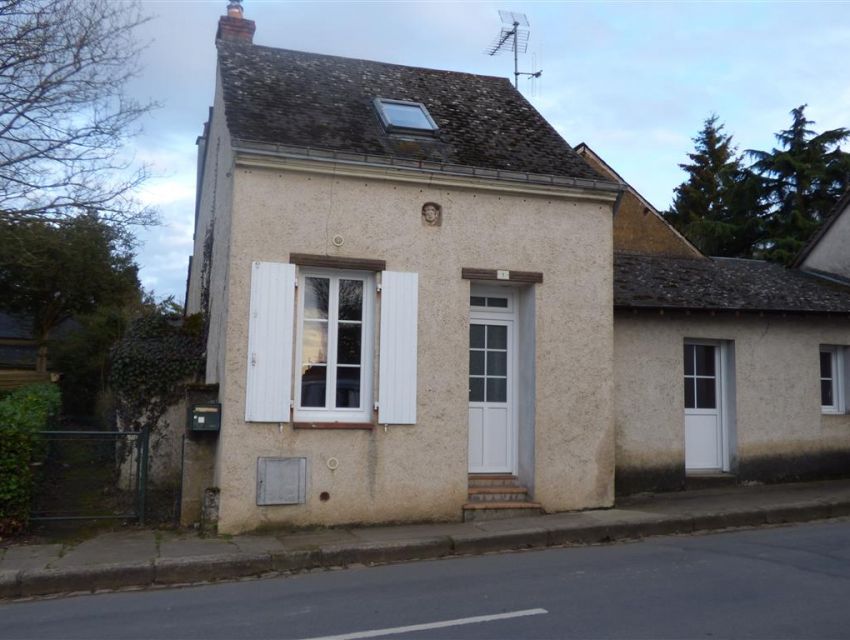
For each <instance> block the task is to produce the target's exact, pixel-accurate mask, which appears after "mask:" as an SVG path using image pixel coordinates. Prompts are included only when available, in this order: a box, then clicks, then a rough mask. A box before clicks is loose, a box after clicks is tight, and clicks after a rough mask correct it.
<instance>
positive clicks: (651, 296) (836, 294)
mask: <svg viewBox="0 0 850 640" xmlns="http://www.w3.org/2000/svg"><path fill="white" fill-rule="evenodd" d="M614 307H615V308H621V309H622V308H632V309H640V308H648V309H691V310H727V311H728V310H732V311H767V312H789V313H847V314H850V286H848V285H842V284H839V283H836V282H830V281H828V280H824V279H821V278H818V277H816V276H812V275H809V274H806V273H803V272H801V271H797V270H795V269H787V268H785V267H783V266H781V265H778V264H774V263H771V262H764V261H761V260H740V259H735V258H712V259H710V260H691V259H687V258H664V257H658V256H644V255H635V254H617V255H615V256H614Z"/></svg>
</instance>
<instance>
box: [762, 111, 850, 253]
mask: <svg viewBox="0 0 850 640" xmlns="http://www.w3.org/2000/svg"><path fill="white" fill-rule="evenodd" d="M805 109H806V105H802V106H800V107H797V108H796V109H793V110H792V111H791V117H792V122H791V126H790V127H789V128H788V129H785V130H783V131H780V132H779V133H777V134H776V140H777V142H778V143H779V148H774V149H772V150H771V151H769V152H768V151H753V150H750V151H748V152H747V153H748V155H749V156H750V157H751V158H752V159H753V164H752V167H751V170H752V171H753V172H754V173H755V174H756V175H757V176H758V178H759V180H760V182H761V189H760V190H761V192H762V200H763V204H764V206H765V208H766V209H767V220H766V227H765V233H764V236H763V240H762V241H761V242H760V244H759V248H758V252H759V254H760V255H762V256H764V257H765V258H767V259H769V260H775V261H777V262H782V263H784V264H789V263H790V262H791V261H793V259H794V257H795V256H796V255H797V253H798V252H799V251H800V249H801V248H802V247H803V245H804V244H805V243H806V241H807V240H808V239H809V238H810V237H811V236H812V234H813V233H814V232H815V231H816V230H817V229H818V227H819V226H820V224H821V223H822V222H823V220H824V218H825V217H826V216H827V214H828V213H829V211H830V210H831V209H832V207H833V206H834V205H835V202H836V201H837V200H838V198H840V197H841V194H842V193H843V192H844V191H845V190H846V189H847V188H848V187H850V153H847V152H844V151H842V149H841V146H840V145H841V143H842V142H844V141H846V140H847V139H848V138H850V130H847V129H844V128H839V129H831V130H829V131H824V132H823V133H816V132H815V131H814V130H813V129H811V125H813V124H814V122H813V121H811V120H808V119H806V116H805Z"/></svg>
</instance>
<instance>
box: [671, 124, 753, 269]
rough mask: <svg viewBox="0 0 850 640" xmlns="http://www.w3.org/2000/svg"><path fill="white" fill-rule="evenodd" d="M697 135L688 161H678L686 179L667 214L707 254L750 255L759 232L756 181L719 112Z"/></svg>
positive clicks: (674, 224) (677, 188)
mask: <svg viewBox="0 0 850 640" xmlns="http://www.w3.org/2000/svg"><path fill="white" fill-rule="evenodd" d="M693 141H694V151H693V153H689V154H688V158H689V159H690V162H688V163H684V164H680V165H679V166H680V167H681V168H682V169H684V170H685V172H686V173H687V174H688V179H687V180H686V181H685V182H683V183H682V184H680V185H679V186H678V187H676V191H675V198H674V200H673V205H672V207H671V208H670V210H669V211H667V212H665V217H666V218H667V220H668V221H669V222H670V223H672V224H673V226H675V227H676V228H677V229H678V230H679V231H681V232H682V233H683V234H684V235H685V236H687V237H688V238H689V239H690V240H691V241H692V242H693V243H694V244H695V245H696V246H697V247H698V248H699V249H700V250H701V251H702V252H703V253H705V254H707V255H711V256H731V257H749V256H750V255H752V250H753V245H754V244H755V243H756V242H757V240H758V237H759V227H760V218H759V215H758V207H757V202H758V185H757V184H756V183H755V181H754V178H753V176H752V175H751V174H750V173H749V172H748V171H746V170H745V169H744V168H743V167H742V165H741V159H740V158H739V157H738V156H737V154H736V152H735V147H734V146H733V144H732V136H731V135H727V134H726V133H724V131H723V124H720V123H719V122H718V117H717V115H716V114H712V115H711V116H709V117H708V118H706V120H705V122H704V123H703V128H702V130H701V131H700V132H699V134H697V136H696V137H695V138H694V139H693Z"/></svg>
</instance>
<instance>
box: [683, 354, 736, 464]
mask: <svg viewBox="0 0 850 640" xmlns="http://www.w3.org/2000/svg"><path fill="white" fill-rule="evenodd" d="M729 344H730V343H729V342H728V341H726V340H705V339H696V338H685V339H684V341H683V342H682V352H683V353H684V349H685V346H686V345H698V346H699V345H702V346H710V347H715V352H714V358H715V360H714V362H715V373H716V375H715V394H716V396H717V404H718V411H717V415H718V419H719V420H720V468H719V469H717V471H720V472H723V473H730V472H731V469H732V443H731V441H730V428H729V425H730V420H731V417H730V415H729V407H730V402H729V381H730V367H729V358H730V354H729ZM684 378H685V372H684V370H683V371H682V378H681V379H682V380H683V381H684ZM682 404H683V405H684V402H683V403H682ZM688 411H693V412H694V415H699V411H700V410H699V409H683V411H682V434H683V436H684V429H685V420H686V418H687V415H688ZM684 444H685V451H684V453H685V460H686V461H687V442H685V443H684ZM699 471H712V470H711V469H688V467H687V462H686V463H685V473H686V474H688V473H690V472H699Z"/></svg>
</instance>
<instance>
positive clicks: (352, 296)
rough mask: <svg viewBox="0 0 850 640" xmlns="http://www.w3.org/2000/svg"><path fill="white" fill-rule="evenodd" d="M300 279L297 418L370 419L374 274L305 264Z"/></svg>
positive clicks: (307, 419)
mask: <svg viewBox="0 0 850 640" xmlns="http://www.w3.org/2000/svg"><path fill="white" fill-rule="evenodd" d="M298 284H299V288H300V290H301V295H300V296H299V308H298V316H297V318H298V324H297V327H298V337H297V362H298V363H299V364H300V366H298V367H297V368H296V381H295V419H296V420H303V421H321V422H369V421H370V420H371V414H372V407H371V401H372V393H371V387H372V353H373V351H372V332H373V325H374V306H375V303H374V290H375V282H374V276H373V274H371V273H367V272H359V271H331V270H304V271H303V272H302V273H301V275H300V277H299V283H298Z"/></svg>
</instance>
